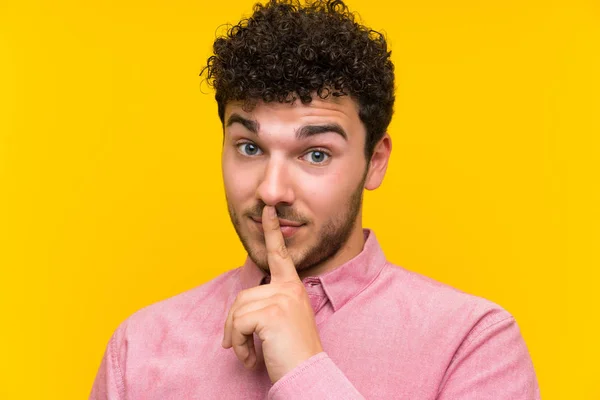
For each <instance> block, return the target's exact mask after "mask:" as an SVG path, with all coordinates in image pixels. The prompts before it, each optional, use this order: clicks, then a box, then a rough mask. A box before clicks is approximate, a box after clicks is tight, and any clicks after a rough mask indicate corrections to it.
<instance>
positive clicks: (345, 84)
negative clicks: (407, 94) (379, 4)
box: [200, 0, 394, 160]
mask: <svg viewBox="0 0 600 400" xmlns="http://www.w3.org/2000/svg"><path fill="white" fill-rule="evenodd" d="M213 52H214V54H213V55H212V56H211V57H209V58H208V61H207V65H206V66H205V67H204V68H203V69H202V71H201V72H200V76H202V75H204V74H206V79H207V81H208V83H209V85H211V86H212V87H214V89H215V92H216V93H215V99H216V101H217V104H218V113H219V118H220V119H221V122H222V123H223V122H224V114H225V106H226V104H227V103H228V102H230V101H243V102H244V107H245V109H248V110H251V109H252V107H254V105H255V104H256V102H257V101H260V100H262V101H264V102H272V101H278V102H281V103H291V102H294V101H295V100H296V99H299V100H300V101H301V102H302V103H303V104H307V103H310V102H311V100H312V95H313V94H315V93H316V94H317V95H318V96H319V97H320V98H322V99H325V98H326V97H327V96H329V95H332V96H345V95H349V96H351V98H353V99H355V100H356V101H357V103H358V108H359V118H360V120H361V121H362V123H363V124H364V126H365V128H366V132H367V137H366V140H365V157H366V158H367V160H369V159H370V158H371V156H372V154H373V151H374V147H375V145H376V144H377V142H378V141H379V140H380V139H381V138H382V137H383V135H384V133H385V131H386V129H387V127H388V125H389V123H390V121H391V118H392V113H393V106H394V65H393V63H392V61H391V59H390V55H391V51H388V48H387V42H386V40H385V37H384V36H383V35H382V34H381V33H379V32H376V31H374V30H372V29H370V28H367V27H365V26H363V25H361V24H359V23H358V22H356V21H355V15H354V14H353V13H351V12H350V11H349V10H348V7H347V6H346V5H345V4H344V3H343V2H342V1H340V0H316V1H311V0H307V2H306V3H305V4H304V5H302V4H300V2H299V1H297V0H270V1H269V2H268V3H267V4H265V5H262V4H260V3H257V4H256V5H255V6H254V8H253V14H252V16H251V17H250V18H247V19H242V20H241V21H240V22H239V23H238V24H237V25H234V26H230V27H229V29H228V30H227V33H226V34H225V35H224V36H221V37H219V38H217V39H216V40H215V42H214V45H213Z"/></svg>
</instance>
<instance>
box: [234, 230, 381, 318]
mask: <svg viewBox="0 0 600 400" xmlns="http://www.w3.org/2000/svg"><path fill="white" fill-rule="evenodd" d="M363 235H364V238H365V243H364V246H363V249H362V250H361V252H360V253H359V254H357V255H356V257H354V258H353V259H351V260H349V261H347V262H345V263H344V264H342V265H340V266H339V267H337V268H335V269H333V270H331V271H329V272H326V273H324V274H322V275H319V276H316V277H311V276H309V277H306V278H304V279H303V280H302V281H303V282H304V284H305V286H306V285H307V283H310V285H309V286H311V290H313V289H312V286H313V284H314V283H315V282H318V283H320V286H321V287H322V290H323V292H324V293H325V295H326V296H327V297H328V299H329V301H330V302H331V305H332V306H333V309H334V311H337V310H338V309H340V308H341V307H343V306H344V304H346V303H347V302H348V301H349V300H350V299H352V298H353V297H354V296H356V295H357V294H358V293H360V292H361V291H362V290H363V289H364V288H366V287H367V286H368V285H369V284H370V283H371V282H372V281H373V280H374V279H375V278H376V277H377V276H378V275H379V272H381V269H382V268H383V266H384V265H385V263H386V259H385V255H384V253H383V250H382V249H381V246H380V245H379V242H378V241H377V238H376V237H375V233H374V232H373V231H372V230H370V229H363ZM239 276H240V284H241V286H242V289H249V288H251V287H254V286H258V285H261V284H263V283H267V282H268V278H269V276H268V274H267V273H266V272H265V271H263V270H262V269H260V268H259V267H258V266H257V265H256V264H255V263H254V262H253V261H252V260H251V259H250V257H247V258H246V262H245V263H244V265H243V266H242V267H241V269H240V275H239ZM307 289H308V288H307Z"/></svg>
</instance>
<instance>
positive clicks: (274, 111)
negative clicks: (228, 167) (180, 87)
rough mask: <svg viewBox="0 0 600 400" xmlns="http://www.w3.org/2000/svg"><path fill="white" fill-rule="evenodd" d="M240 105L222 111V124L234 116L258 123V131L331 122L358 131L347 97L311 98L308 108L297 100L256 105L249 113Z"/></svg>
mask: <svg viewBox="0 0 600 400" xmlns="http://www.w3.org/2000/svg"><path fill="white" fill-rule="evenodd" d="M244 104H245V103H244V102H243V101H234V102H230V103H228V104H227V106H226V107H225V121H227V120H228V119H229V117H230V116H231V115H232V114H238V115H241V116H243V117H245V118H248V119H252V120H254V121H256V122H257V123H258V125H259V126H260V127H261V130H263V129H268V128H269V127H274V126H282V125H285V126H288V127H299V126H302V125H306V124H311V123H323V122H335V123H338V124H340V125H342V126H343V127H344V128H345V129H347V130H348V131H350V132H353V133H358V132H360V131H362V130H363V129H364V128H363V124H362V122H361V121H360V118H359V115H358V112H359V108H358V103H357V101H356V100H355V99H353V98H351V97H350V96H340V97H333V96H328V97H327V98H325V99H321V98H319V97H318V96H314V97H313V99H312V101H311V102H310V103H308V104H302V102H301V101H300V100H296V101H294V102H293V103H279V102H276V101H274V102H269V103H265V102H263V101H257V102H256V103H255V104H254V106H253V107H252V108H251V109H246V110H245V109H244V108H245V107H244Z"/></svg>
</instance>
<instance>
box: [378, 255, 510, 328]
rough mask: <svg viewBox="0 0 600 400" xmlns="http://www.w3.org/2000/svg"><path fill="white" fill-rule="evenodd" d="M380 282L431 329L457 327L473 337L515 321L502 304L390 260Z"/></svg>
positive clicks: (411, 313)
mask: <svg viewBox="0 0 600 400" xmlns="http://www.w3.org/2000/svg"><path fill="white" fill-rule="evenodd" d="M379 285H389V287H390V289H389V290H387V293H389V296H390V297H391V298H392V299H394V301H396V302H397V304H398V305H399V306H400V309H402V310H404V313H405V314H406V316H407V317H409V318H413V317H414V319H415V320H416V321H419V323H420V324H423V323H425V324H429V325H430V326H429V328H433V327H434V326H435V327H436V329H435V330H438V329H446V330H450V331H451V330H458V331H460V333H459V332H456V333H457V334H459V335H465V334H468V335H469V336H471V337H473V336H474V335H477V333H478V332H479V331H483V330H485V329H486V328H488V327H491V326H492V325H494V324H496V323H499V322H502V321H511V320H514V318H513V316H512V315H511V314H510V313H509V312H508V311H507V310H506V309H504V308H503V307H502V306H501V305H499V304H497V303H495V302H493V301H491V300H489V299H487V298H485V297H483V296H481V295H477V294H473V293H467V292H465V291H463V290H460V289H458V288H455V287H453V286H450V285H448V284H446V283H443V282H440V281H437V280H435V279H433V278H430V277H428V276H426V275H423V274H421V273H418V272H415V271H411V270H408V269H406V268H403V267H400V266H398V265H395V264H392V263H389V262H388V263H387V265H386V268H384V270H383V271H382V276H381V277H380V279H379ZM465 329H466V330H467V331H465ZM446 333H450V332H446Z"/></svg>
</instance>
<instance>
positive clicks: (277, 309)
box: [266, 304, 283, 319]
mask: <svg viewBox="0 0 600 400" xmlns="http://www.w3.org/2000/svg"><path fill="white" fill-rule="evenodd" d="M266 311H267V315H268V316H269V318H272V319H276V318H279V317H281V316H282V315H283V309H282V308H281V306H280V305H278V304H273V305H271V306H269V307H268V308H267V310H266Z"/></svg>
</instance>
